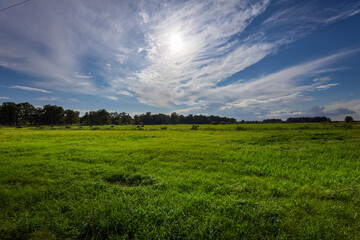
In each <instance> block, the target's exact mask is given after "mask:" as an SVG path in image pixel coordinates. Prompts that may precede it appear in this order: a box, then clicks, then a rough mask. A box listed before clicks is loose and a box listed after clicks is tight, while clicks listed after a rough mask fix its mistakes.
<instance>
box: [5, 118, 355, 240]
mask: <svg viewBox="0 0 360 240" xmlns="http://www.w3.org/2000/svg"><path fill="white" fill-rule="evenodd" d="M166 127H167V129H164V126H145V127H144V128H140V129H141V130H140V129H139V128H136V126H115V127H113V128H111V127H110V126H94V127H86V126H72V127H71V128H70V129H65V127H64V126H56V127H50V126H48V127H40V128H39V127H27V128H23V129H15V128H5V127H3V128H1V129H0V166H1V167H0V209H1V211H0V239H241V238H242V239H359V230H360V216H359V215H360V214H359V213H360V125H359V124H356V123H354V124H352V125H345V124H343V123H337V124H243V125H200V126H199V128H198V129H197V130H190V128H191V127H192V126H191V125H167V126H166ZM162 128H163V129H162Z"/></svg>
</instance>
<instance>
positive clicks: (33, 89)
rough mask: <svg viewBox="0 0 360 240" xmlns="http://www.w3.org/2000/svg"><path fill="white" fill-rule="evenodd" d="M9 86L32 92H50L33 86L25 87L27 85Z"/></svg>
mask: <svg viewBox="0 0 360 240" xmlns="http://www.w3.org/2000/svg"><path fill="white" fill-rule="evenodd" d="M10 88H15V89H21V90H25V91H32V92H42V93H51V91H48V90H44V89H40V88H34V87H27V86H11V87H10Z"/></svg>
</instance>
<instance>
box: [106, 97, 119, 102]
mask: <svg viewBox="0 0 360 240" xmlns="http://www.w3.org/2000/svg"><path fill="white" fill-rule="evenodd" d="M106 98H107V99H110V100H113V101H117V100H118V98H117V97H114V96H106Z"/></svg>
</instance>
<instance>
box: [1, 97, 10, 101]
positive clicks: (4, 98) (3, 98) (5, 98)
mask: <svg viewBox="0 0 360 240" xmlns="http://www.w3.org/2000/svg"><path fill="white" fill-rule="evenodd" d="M0 99H2V100H7V99H11V98H9V97H0Z"/></svg>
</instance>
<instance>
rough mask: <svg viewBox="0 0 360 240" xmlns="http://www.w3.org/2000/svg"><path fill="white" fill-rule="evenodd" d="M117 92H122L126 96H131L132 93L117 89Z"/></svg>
mask: <svg viewBox="0 0 360 240" xmlns="http://www.w3.org/2000/svg"><path fill="white" fill-rule="evenodd" d="M118 94H122V95H125V96H128V97H133V96H134V95H133V94H132V93H130V92H128V91H119V92H118Z"/></svg>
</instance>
